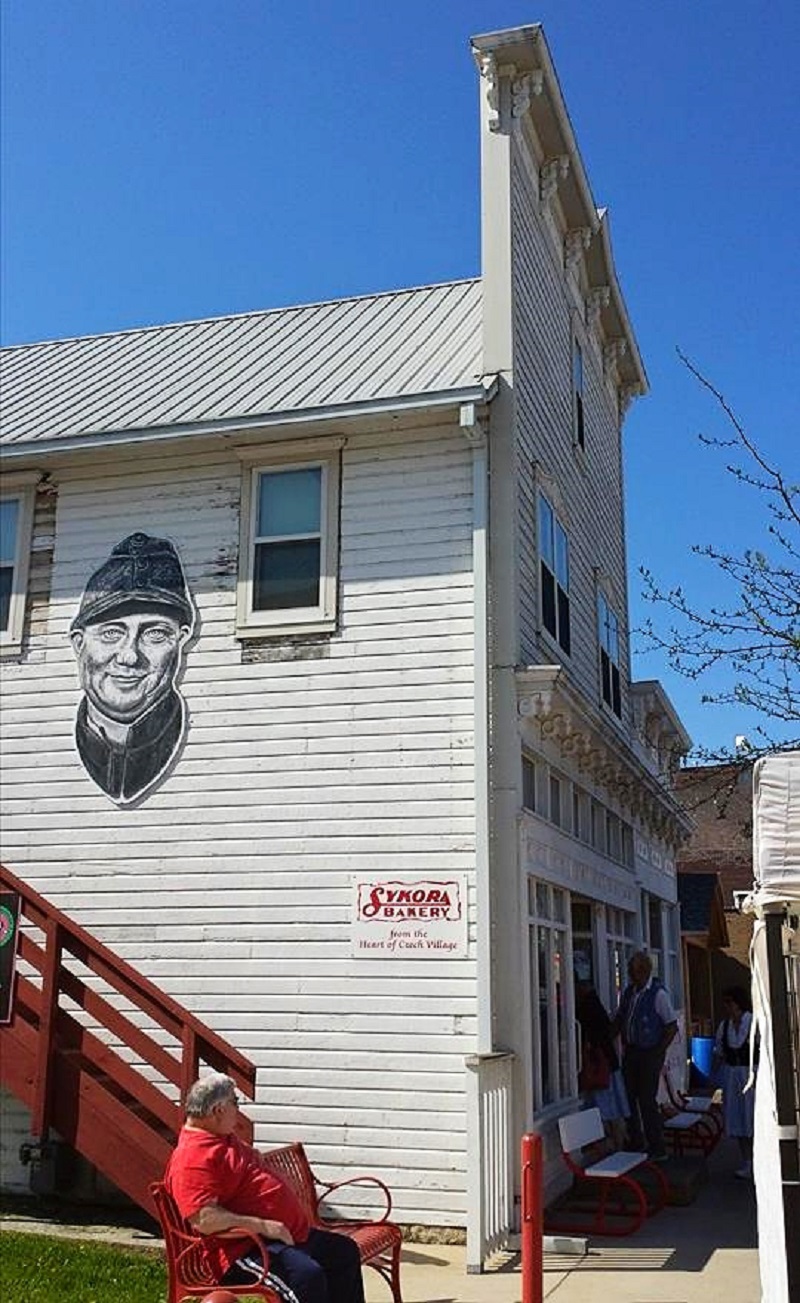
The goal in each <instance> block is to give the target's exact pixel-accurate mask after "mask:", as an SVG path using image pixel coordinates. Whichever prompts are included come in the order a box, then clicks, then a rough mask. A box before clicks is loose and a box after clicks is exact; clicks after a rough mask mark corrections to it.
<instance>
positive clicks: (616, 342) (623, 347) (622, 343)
mask: <svg viewBox="0 0 800 1303" xmlns="http://www.w3.org/2000/svg"><path fill="white" fill-rule="evenodd" d="M627 351H628V341H627V340H626V339H623V337H622V336H621V335H620V336H619V337H618V338H617V339H610V340H609V341H608V343H607V344H604V345H603V370H604V371H605V373H606V375H607V376H609V378H610V379H611V380H613V381H614V382H615V383H616V381H617V368H618V366H619V364H620V362H621V361H622V359H623V358H624V356H625V354H626V353H627Z"/></svg>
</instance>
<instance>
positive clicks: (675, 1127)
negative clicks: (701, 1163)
mask: <svg viewBox="0 0 800 1303" xmlns="http://www.w3.org/2000/svg"><path fill="white" fill-rule="evenodd" d="M662 1080H663V1082H664V1085H665V1087H666V1090H667V1094H668V1096H669V1104H662V1106H661V1116H662V1122H663V1126H664V1140H665V1142H666V1143H667V1144H668V1146H669V1148H670V1149H671V1151H672V1153H673V1154H675V1155H677V1156H678V1157H680V1156H682V1155H683V1154H684V1153H685V1152H687V1151H688V1152H691V1151H697V1150H700V1152H701V1153H702V1155H703V1157H704V1158H708V1156H709V1154H711V1153H712V1152H713V1151H714V1149H715V1148H716V1146H717V1143H718V1142H719V1139H720V1137H721V1135H722V1110H721V1108H720V1106H719V1104H717V1103H716V1101H715V1100H713V1099H711V1098H709V1097H707V1096H705V1095H686V1094H684V1093H683V1091H676V1090H675V1088H674V1087H673V1085H672V1081H671V1079H670V1076H669V1073H668V1072H666V1071H664V1072H663V1073H662Z"/></svg>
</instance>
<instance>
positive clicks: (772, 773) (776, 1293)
mask: <svg viewBox="0 0 800 1303" xmlns="http://www.w3.org/2000/svg"><path fill="white" fill-rule="evenodd" d="M753 871H754V878H755V881H754V884H753V892H752V895H751V896H750V897H749V898H748V900H747V902H746V905H745V908H747V909H748V911H750V912H752V913H754V914H755V915H756V924H755V928H754V932H753V944H752V950H751V966H752V970H753V1012H754V1022H755V1026H756V1028H757V1031H758V1033H759V1036H760V1043H761V1061H760V1063H759V1067H758V1073H757V1080H756V1107H755V1114H756V1116H755V1139H754V1168H755V1183H756V1199H757V1204H758V1241H759V1262H760V1269H761V1291H762V1292H761V1299H762V1303H790V1297H791V1287H792V1286H791V1285H790V1281H791V1282H792V1284H794V1282H796V1280H797V1272H798V1256H797V1255H798V1252H799V1251H800V1246H798V1244H797V1243H796V1241H797V1238H798V1230H797V1220H798V1191H797V1189H795V1186H796V1185H797V1181H796V1179H795V1177H794V1176H792V1175H791V1170H792V1169H793V1170H794V1172H795V1173H797V1171H798V1155H799V1154H800V1140H799V1139H798V1126H797V1123H798V1116H797V1079H798V1072H799V1071H800V1025H799V1023H800V1007H798V990H800V924H799V923H798V916H800V751H786V752H783V753H781V754H778V755H774V756H768V757H765V758H764V759H763V760H759V761H758V763H757V764H756V766H755V770H754V772H753ZM787 1042H788V1044H787ZM787 1151H788V1161H787ZM787 1174H788V1175H787ZM792 1254H794V1258H793V1259H791V1258H790V1255H792Z"/></svg>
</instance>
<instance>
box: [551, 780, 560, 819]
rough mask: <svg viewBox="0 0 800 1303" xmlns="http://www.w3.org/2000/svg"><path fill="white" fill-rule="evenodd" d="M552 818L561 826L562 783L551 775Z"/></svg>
mask: <svg viewBox="0 0 800 1303" xmlns="http://www.w3.org/2000/svg"><path fill="white" fill-rule="evenodd" d="M550 818H551V819H552V821H553V823H555V824H557V825H558V827H559V828H560V827H561V783H560V782H559V780H558V779H557V778H554V777H553V775H552V774H551V775H550Z"/></svg>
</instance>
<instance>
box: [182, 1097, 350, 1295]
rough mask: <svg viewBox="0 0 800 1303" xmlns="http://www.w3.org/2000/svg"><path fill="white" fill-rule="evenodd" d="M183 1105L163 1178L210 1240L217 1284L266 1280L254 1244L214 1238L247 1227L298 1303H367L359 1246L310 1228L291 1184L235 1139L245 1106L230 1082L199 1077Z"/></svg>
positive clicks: (209, 1254)
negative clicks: (182, 1120)
mask: <svg viewBox="0 0 800 1303" xmlns="http://www.w3.org/2000/svg"><path fill="white" fill-rule="evenodd" d="M185 1107H186V1122H185V1123H184V1126H183V1127H182V1129H181V1133H180V1135H179V1136H178V1144H177V1147H176V1149H175V1151H174V1153H173V1154H172V1157H171V1158H170V1160H169V1163H168V1165H167V1170H166V1173H165V1177H164V1180H165V1182H166V1186H167V1189H168V1190H169V1192H170V1194H171V1195H172V1197H173V1199H174V1200H175V1202H176V1204H177V1205H178V1208H179V1210H180V1212H181V1215H182V1216H183V1217H184V1218H185V1219H186V1220H187V1221H188V1222H189V1223H190V1224H191V1225H192V1226H193V1227H194V1229H195V1230H197V1231H199V1232H200V1233H201V1235H207V1236H209V1242H208V1244H207V1246H206V1251H205V1252H206V1260H207V1262H208V1264H209V1266H210V1268H211V1270H212V1272H213V1273H214V1276H215V1278H216V1279H217V1280H218V1281H219V1283H220V1284H221V1285H233V1284H236V1285H240V1284H246V1283H247V1282H248V1281H252V1280H254V1279H257V1278H259V1277H260V1273H261V1263H260V1260H259V1258H258V1256H257V1254H255V1253H253V1251H252V1244H251V1243H250V1242H249V1241H248V1240H246V1239H245V1240H237V1239H227V1238H226V1239H220V1238H214V1237H215V1236H218V1235H219V1233H220V1232H222V1231H229V1230H233V1229H236V1230H244V1231H249V1232H250V1233H251V1235H257V1236H258V1237H259V1238H260V1239H262V1240H263V1241H264V1243H265V1244H266V1246H267V1249H268V1251H269V1271H270V1275H271V1276H277V1277H278V1279H279V1280H280V1281H284V1282H285V1283H286V1284H287V1285H288V1286H289V1287H290V1290H292V1291H294V1294H295V1295H296V1297H297V1299H298V1301H299V1303H364V1285H363V1282H362V1279H361V1259H360V1255H359V1252H358V1247H357V1245H356V1244H355V1243H354V1242H353V1241H352V1240H351V1239H349V1237H348V1236H346V1235H338V1234H336V1232H334V1231H322V1230H319V1229H318V1228H316V1227H312V1226H310V1225H309V1222H308V1218H307V1217H306V1214H305V1212H304V1211H303V1209H302V1207H301V1206H300V1204H299V1203H298V1201H297V1199H296V1198H295V1196H294V1194H293V1193H292V1191H291V1190H290V1189H289V1188H288V1186H286V1185H284V1184H283V1182H282V1181H281V1180H279V1178H278V1177H277V1176H273V1174H272V1173H271V1172H268V1171H267V1169H266V1168H265V1167H264V1164H263V1162H262V1159H261V1156H260V1154H259V1153H258V1152H257V1150H255V1149H253V1147H252V1146H251V1145H248V1144H245V1143H244V1141H242V1140H239V1138H238V1137H237V1136H236V1135H234V1128H235V1126H236V1119H237V1115H238V1107H239V1103H238V1100H237V1098H236V1091H235V1089H234V1083H233V1081H231V1079H230V1077H226V1076H224V1075H223V1074H222V1073H220V1072H215V1073H211V1074H209V1075H208V1076H206V1077H201V1078H200V1080H199V1081H196V1082H195V1084H194V1085H193V1086H192V1088H191V1090H190V1091H189V1094H188V1096H187V1098H186V1106H185ZM248 1248H249V1249H250V1253H251V1255H252V1256H249V1255H248ZM289 1297H290V1296H289V1295H287V1298H289Z"/></svg>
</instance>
